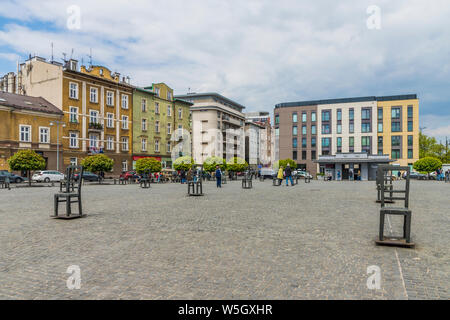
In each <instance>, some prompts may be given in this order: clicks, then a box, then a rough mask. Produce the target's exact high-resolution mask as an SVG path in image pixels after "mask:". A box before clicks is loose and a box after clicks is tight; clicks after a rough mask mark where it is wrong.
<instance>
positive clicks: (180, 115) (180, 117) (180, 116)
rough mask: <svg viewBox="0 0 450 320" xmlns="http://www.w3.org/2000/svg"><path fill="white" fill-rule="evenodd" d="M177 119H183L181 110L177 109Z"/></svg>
mask: <svg viewBox="0 0 450 320" xmlns="http://www.w3.org/2000/svg"><path fill="white" fill-rule="evenodd" d="M178 119H180V120H181V119H183V108H178Z"/></svg>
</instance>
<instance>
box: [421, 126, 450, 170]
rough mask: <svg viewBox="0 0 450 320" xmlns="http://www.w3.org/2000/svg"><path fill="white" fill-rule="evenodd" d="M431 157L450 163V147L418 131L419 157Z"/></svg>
mask: <svg viewBox="0 0 450 320" xmlns="http://www.w3.org/2000/svg"><path fill="white" fill-rule="evenodd" d="M425 157H433V158H437V159H439V160H441V162H442V163H450V148H448V146H446V145H443V144H442V143H438V142H437V140H436V138H434V137H428V136H426V135H425V134H423V133H422V132H420V133H419V158H420V159H422V158H425Z"/></svg>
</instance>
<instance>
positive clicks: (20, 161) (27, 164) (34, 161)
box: [8, 150, 45, 186]
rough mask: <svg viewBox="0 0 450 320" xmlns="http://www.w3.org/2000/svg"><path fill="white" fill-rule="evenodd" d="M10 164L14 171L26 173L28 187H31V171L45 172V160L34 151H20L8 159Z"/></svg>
mask: <svg viewBox="0 0 450 320" xmlns="http://www.w3.org/2000/svg"><path fill="white" fill-rule="evenodd" d="M8 164H9V167H10V168H11V170H13V171H26V172H27V176H28V185H29V186H31V171H35V170H44V169H45V160H44V158H43V157H42V156H41V155H40V154H37V153H36V152H34V151H33V150H20V151H18V152H17V153H16V154H14V155H13V156H12V157H11V158H9V159H8Z"/></svg>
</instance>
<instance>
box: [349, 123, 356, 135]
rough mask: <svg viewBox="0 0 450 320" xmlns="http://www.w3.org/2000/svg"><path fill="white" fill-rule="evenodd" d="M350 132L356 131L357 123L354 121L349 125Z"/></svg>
mask: <svg viewBox="0 0 450 320" xmlns="http://www.w3.org/2000/svg"><path fill="white" fill-rule="evenodd" d="M348 132H349V133H354V132H355V124H354V123H350V124H349V125H348Z"/></svg>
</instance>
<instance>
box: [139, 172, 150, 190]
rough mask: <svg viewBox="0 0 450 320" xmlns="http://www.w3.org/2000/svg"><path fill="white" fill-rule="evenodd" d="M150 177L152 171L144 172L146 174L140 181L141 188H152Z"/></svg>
mask: <svg viewBox="0 0 450 320" xmlns="http://www.w3.org/2000/svg"><path fill="white" fill-rule="evenodd" d="M150 175H151V172H150V170H145V171H144V173H143V174H142V177H141V179H140V181H139V184H140V186H141V188H143V189H148V188H150Z"/></svg>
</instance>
